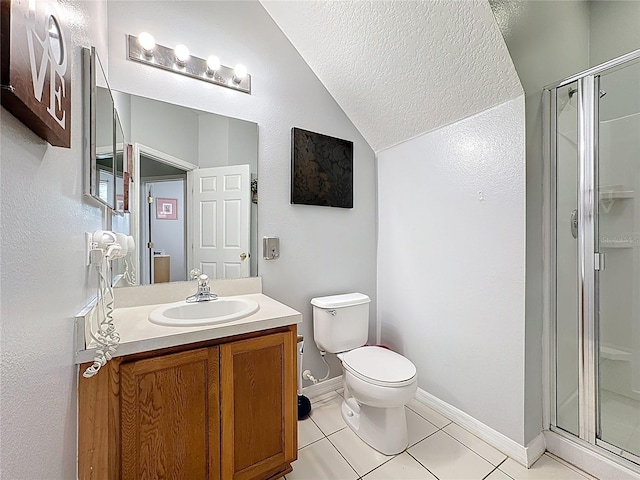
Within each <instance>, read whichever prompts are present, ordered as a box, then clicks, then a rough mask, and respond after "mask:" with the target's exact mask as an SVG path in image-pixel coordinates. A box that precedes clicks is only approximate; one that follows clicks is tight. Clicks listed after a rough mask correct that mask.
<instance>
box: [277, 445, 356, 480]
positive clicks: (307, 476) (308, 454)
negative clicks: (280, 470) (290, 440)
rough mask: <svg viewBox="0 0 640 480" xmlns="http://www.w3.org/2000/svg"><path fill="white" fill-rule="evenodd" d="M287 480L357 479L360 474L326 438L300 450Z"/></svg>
mask: <svg viewBox="0 0 640 480" xmlns="http://www.w3.org/2000/svg"><path fill="white" fill-rule="evenodd" d="M291 466H292V467H293V472H291V473H288V474H287V480H328V479H332V480H356V479H357V478H358V474H357V473H356V472H355V470H354V469H353V468H351V467H350V466H349V464H348V463H347V462H346V460H345V459H344V458H342V455H340V454H339V453H338V451H337V450H336V449H335V448H334V446H333V445H331V442H329V440H327V439H326V438H323V439H322V440H319V441H317V442H316V443H312V444H311V445H309V446H308V447H304V448H302V449H300V450H299V451H298V460H296V461H295V462H293V463H292V464H291Z"/></svg>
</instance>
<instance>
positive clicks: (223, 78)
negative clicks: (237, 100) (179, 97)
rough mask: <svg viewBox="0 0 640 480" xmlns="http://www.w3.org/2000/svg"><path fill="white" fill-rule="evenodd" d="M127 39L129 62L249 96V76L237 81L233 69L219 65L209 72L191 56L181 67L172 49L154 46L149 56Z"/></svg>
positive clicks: (134, 40) (132, 39)
mask: <svg viewBox="0 0 640 480" xmlns="http://www.w3.org/2000/svg"><path fill="white" fill-rule="evenodd" d="M127 38H128V42H127V44H128V47H129V49H128V50H129V52H128V56H129V60H133V61H134V62H139V63H144V64H145V65H151V66H152V67H157V68H162V69H163V70H169V71H171V72H174V73H179V74H181V75H186V76H187V77H191V78H197V79H198V80H202V81H204V82H209V83H213V84H215V85H220V86H221V87H227V88H230V89H232V90H238V91H240V92H243V93H248V94H249V95H251V75H249V74H247V75H245V76H244V77H243V78H242V79H239V78H237V77H235V71H234V69H233V68H229V67H225V66H224V65H220V67H219V68H218V69H217V70H215V71H211V70H210V69H208V68H207V61H206V60H205V59H204V58H199V57H194V56H193V55H191V56H190V57H189V58H188V59H187V60H186V61H185V62H184V64H183V65H180V63H182V62H176V54H175V52H174V49H173V48H169V47H165V46H163V45H159V44H156V45H155V47H153V51H152V52H151V55H149V53H147V52H145V51H144V50H143V49H142V47H141V46H140V44H139V43H138V37H136V36H135V35H128V36H127Z"/></svg>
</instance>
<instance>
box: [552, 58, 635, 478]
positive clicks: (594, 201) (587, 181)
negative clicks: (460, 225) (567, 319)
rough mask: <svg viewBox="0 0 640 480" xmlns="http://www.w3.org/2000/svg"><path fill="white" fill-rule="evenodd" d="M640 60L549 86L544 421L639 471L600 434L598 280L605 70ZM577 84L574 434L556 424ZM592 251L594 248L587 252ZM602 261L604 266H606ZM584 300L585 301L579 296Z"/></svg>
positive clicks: (608, 65) (620, 61) (616, 62)
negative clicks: (567, 178)
mask: <svg viewBox="0 0 640 480" xmlns="http://www.w3.org/2000/svg"><path fill="white" fill-rule="evenodd" d="M638 59H640V49H638V50H634V51H632V52H629V53H627V54H625V55H622V56H620V57H617V58H615V59H613V60H610V61H608V62H605V63H602V64H600V65H597V66H595V67H592V68H589V69H587V70H585V71H583V72H580V73H577V74H575V75H572V76H570V77H567V78H565V79H564V80H561V81H559V82H555V83H553V84H550V85H547V86H545V87H544V88H543V90H542V96H543V123H544V128H543V142H544V167H545V172H546V173H545V176H544V192H543V195H544V199H545V205H544V207H543V209H544V211H543V215H544V218H545V222H544V228H545V232H544V266H545V268H544V282H545V301H544V312H545V316H546V317H547V318H546V321H545V322H544V327H543V330H544V332H543V334H544V349H545V350H546V352H545V355H544V361H545V365H544V375H545V378H544V387H545V392H544V393H545V398H544V407H543V413H544V426H545V428H547V429H549V430H551V431H552V432H554V433H556V434H558V435H560V436H562V437H564V438H567V439H570V440H572V441H574V442H576V443H577V444H579V445H581V446H583V447H586V448H588V449H590V450H593V451H595V452H597V453H599V454H601V455H604V456H605V457H607V458H609V459H611V460H614V461H615V462H616V463H619V464H621V465H624V466H626V467H628V468H630V469H632V470H634V471H636V472H640V458H638V457H637V456H635V455H633V454H631V453H630V452H625V453H626V455H624V456H623V455H621V454H618V453H617V451H623V449H622V448H620V447H617V446H614V445H610V444H608V443H607V442H605V441H603V440H601V439H599V438H597V437H598V436H599V432H598V428H599V419H598V418H597V416H598V414H597V410H598V404H597V395H598V342H599V339H598V308H597V302H598V291H597V289H598V281H597V278H598V277H597V276H598V272H599V270H600V267H601V265H600V263H601V261H603V257H601V256H600V253H598V251H599V245H598V243H599V240H598V237H599V235H598V231H597V229H598V214H599V199H598V184H597V182H598V168H599V165H598V160H599V159H598V150H599V149H598V138H599V118H598V113H599V112H598V108H599V91H600V88H599V86H600V74H603V73H606V72H607V71H608V70H610V69H612V68H616V67H623V66H624V64H626V63H630V62H633V61H634V60H638ZM572 83H577V86H578V91H577V94H578V97H577V99H578V101H577V107H578V109H577V110H578V192H577V194H578V299H577V301H578V305H579V308H578V325H579V327H578V336H579V338H578V344H579V352H578V354H579V359H578V374H579V378H578V419H579V422H578V428H579V435H578V436H575V435H573V434H571V433H569V432H567V431H566V430H564V429H562V428H560V427H558V426H557V411H556V381H557V378H556V372H557V370H556V366H557V363H556V362H557V358H556V345H557V338H556V321H557V318H556V302H557V290H556V261H557V258H556V248H557V247H556V242H555V240H556V225H557V223H556V222H557V205H556V195H557V183H556V180H557V170H556V167H557V142H556V135H557V89H559V88H561V87H564V86H567V85H569V84H572ZM587 252H591V254H588V253H587ZM602 266H603V265H602ZM580 299H582V301H580Z"/></svg>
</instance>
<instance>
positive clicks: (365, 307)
mask: <svg viewBox="0 0 640 480" xmlns="http://www.w3.org/2000/svg"><path fill="white" fill-rule="evenodd" d="M370 302H371V299H370V298H369V297H368V296H367V295H364V294H362V293H346V294H343V295H331V296H329V297H317V298H313V299H312V300H311V305H313V337H314V340H315V342H316V345H317V346H318V348H319V349H320V350H324V351H325V352H330V353H339V352H346V351H347V350H353V349H354V348H358V347H361V346H363V345H365V344H366V343H367V338H368V336H369V303H370Z"/></svg>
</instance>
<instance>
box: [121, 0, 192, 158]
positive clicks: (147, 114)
mask: <svg viewBox="0 0 640 480" xmlns="http://www.w3.org/2000/svg"><path fill="white" fill-rule="evenodd" d="M109 8H111V7H109ZM112 75H113V74H112ZM111 88H115V87H114V86H113V85H111ZM119 90H122V89H119ZM173 103H176V102H173ZM198 117H199V116H198V115H196V114H195V113H194V112H191V111H189V110H187V109H185V108H181V107H179V106H176V105H171V104H167V103H161V102H156V101H153V100H149V99H146V98H140V97H136V96H132V97H131V138H132V139H133V141H134V142H138V143H141V144H143V145H146V146H149V147H153V148H155V149H156V150H160V151H161V152H164V153H168V154H169V155H173V156H174V157H178V158H179V159H181V160H184V161H186V162H189V163H193V164H194V165H197V164H198ZM150 125H152V126H153V128H149V126H150Z"/></svg>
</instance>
